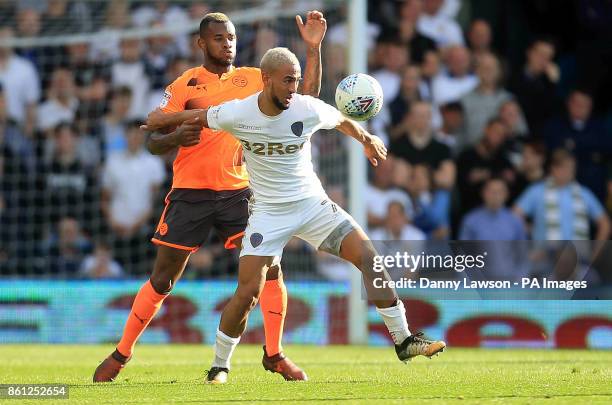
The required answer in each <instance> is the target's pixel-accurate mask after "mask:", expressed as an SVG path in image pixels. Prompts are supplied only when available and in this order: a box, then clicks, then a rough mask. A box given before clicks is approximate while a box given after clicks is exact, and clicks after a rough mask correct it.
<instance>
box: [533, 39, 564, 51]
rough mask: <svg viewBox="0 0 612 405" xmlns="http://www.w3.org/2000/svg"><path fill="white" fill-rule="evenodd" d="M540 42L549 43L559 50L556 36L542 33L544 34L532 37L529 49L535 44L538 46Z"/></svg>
mask: <svg viewBox="0 0 612 405" xmlns="http://www.w3.org/2000/svg"><path fill="white" fill-rule="evenodd" d="M539 43H544V44H548V45H550V46H552V47H553V48H554V49H555V51H556V50H557V42H556V41H555V38H553V37H551V36H549V35H542V36H538V37H534V38H532V39H531V41H530V42H529V46H528V47H527V49H532V48H533V47H534V46H536V45H537V44H539Z"/></svg>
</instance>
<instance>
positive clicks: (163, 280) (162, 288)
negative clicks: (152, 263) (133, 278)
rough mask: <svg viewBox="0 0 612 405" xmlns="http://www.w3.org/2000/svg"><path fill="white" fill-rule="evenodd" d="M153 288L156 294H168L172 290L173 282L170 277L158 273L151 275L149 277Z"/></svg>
mask: <svg viewBox="0 0 612 405" xmlns="http://www.w3.org/2000/svg"><path fill="white" fill-rule="evenodd" d="M149 281H150V282H151V285H152V286H153V289H154V290H155V292H156V293H158V294H170V292H171V291H172V287H173V283H172V279H170V278H168V277H162V276H159V275H151V278H150V279H149Z"/></svg>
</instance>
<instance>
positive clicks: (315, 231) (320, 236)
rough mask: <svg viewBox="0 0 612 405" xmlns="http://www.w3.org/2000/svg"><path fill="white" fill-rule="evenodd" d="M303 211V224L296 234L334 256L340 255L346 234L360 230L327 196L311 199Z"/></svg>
mask: <svg viewBox="0 0 612 405" xmlns="http://www.w3.org/2000/svg"><path fill="white" fill-rule="evenodd" d="M305 211H306V213H305V218H304V225H303V226H302V227H301V229H300V232H299V233H298V234H297V235H296V236H298V237H299V238H301V239H303V240H305V241H306V242H308V243H310V244H311V245H312V246H313V247H314V248H316V249H319V250H322V251H324V252H328V253H331V254H333V255H335V256H340V248H341V244H342V241H343V239H344V238H345V237H346V235H348V234H349V233H351V232H352V231H354V230H356V229H359V230H361V228H360V227H359V225H357V223H356V222H355V221H354V220H353V218H352V217H351V216H350V215H349V214H348V213H347V212H346V211H344V210H343V209H342V208H341V207H339V206H338V205H337V204H335V203H334V202H333V201H331V200H329V198H318V199H312V201H310V203H309V205H308V207H307V209H306V210H305ZM361 232H363V231H361Z"/></svg>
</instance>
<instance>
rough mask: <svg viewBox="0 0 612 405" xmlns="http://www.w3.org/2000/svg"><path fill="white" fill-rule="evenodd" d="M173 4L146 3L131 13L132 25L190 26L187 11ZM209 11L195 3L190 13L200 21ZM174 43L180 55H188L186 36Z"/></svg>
mask: <svg viewBox="0 0 612 405" xmlns="http://www.w3.org/2000/svg"><path fill="white" fill-rule="evenodd" d="M173 3H174V2H170V1H156V2H154V3H153V2H148V3H147V2H145V3H144V4H143V5H141V6H140V7H138V8H137V9H136V10H135V11H134V12H133V13H131V19H132V23H133V24H134V25H135V26H137V27H148V26H150V25H151V24H152V23H154V22H159V23H161V24H162V25H163V26H166V27H173V26H174V27H176V26H179V27H180V26H185V25H187V24H189V23H190V21H189V17H190V16H189V14H188V12H187V10H185V8H184V7H182V6H181V5H180V4H173ZM207 9H208V7H207V6H206V5H205V4H198V3H197V2H194V3H193V5H192V6H191V10H190V11H191V12H194V13H198V14H192V16H191V17H192V18H193V19H195V20H198V21H199V20H200V19H202V16H204V15H206V13H207V12H208V11H206V10H207ZM219 9H223V10H226V11H225V12H227V9H226V8H225V7H220V8H219ZM172 42H173V47H174V48H175V49H177V50H178V53H179V54H181V55H186V54H187V52H188V48H189V44H188V39H187V36H186V35H183V34H177V35H175V37H174V38H173V40H172ZM200 53H201V52H200Z"/></svg>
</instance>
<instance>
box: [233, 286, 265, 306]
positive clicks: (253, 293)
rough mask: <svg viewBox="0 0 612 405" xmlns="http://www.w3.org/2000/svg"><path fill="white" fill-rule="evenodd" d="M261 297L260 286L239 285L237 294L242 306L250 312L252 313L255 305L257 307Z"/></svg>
mask: <svg viewBox="0 0 612 405" xmlns="http://www.w3.org/2000/svg"><path fill="white" fill-rule="evenodd" d="M260 295H261V290H260V288H259V285H254V284H243V285H238V289H237V290H236V294H235V296H236V298H237V299H238V301H239V302H240V304H241V306H242V307H243V308H244V309H246V310H248V311H250V310H251V309H253V308H254V307H255V305H257V302H258V301H259V296H260Z"/></svg>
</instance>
